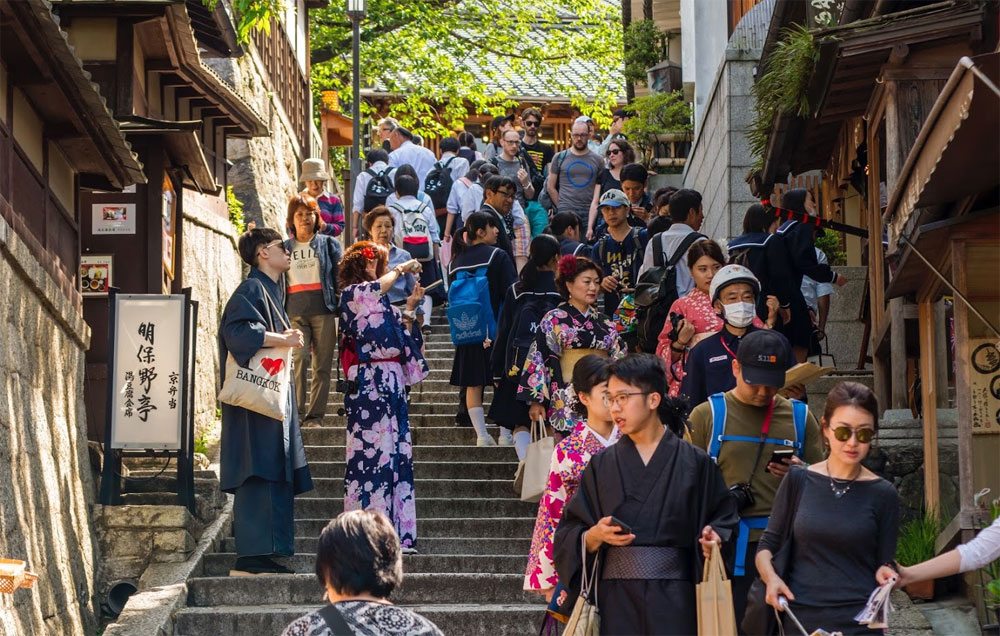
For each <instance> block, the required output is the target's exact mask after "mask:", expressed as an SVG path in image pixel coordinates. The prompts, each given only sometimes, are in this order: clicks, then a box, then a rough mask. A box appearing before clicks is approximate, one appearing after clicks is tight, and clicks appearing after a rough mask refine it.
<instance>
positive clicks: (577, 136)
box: [570, 133, 590, 139]
mask: <svg viewBox="0 0 1000 636" xmlns="http://www.w3.org/2000/svg"><path fill="white" fill-rule="evenodd" d="M570 137H572V138H573V139H586V138H587V137H590V133H573V134H571V135H570Z"/></svg>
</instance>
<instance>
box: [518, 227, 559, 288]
mask: <svg viewBox="0 0 1000 636" xmlns="http://www.w3.org/2000/svg"><path fill="white" fill-rule="evenodd" d="M557 256H559V239H557V238H556V237H554V236H552V235H551V234H539V235H538V236H536V237H535V238H533V239H531V246H530V247H529V248H528V262H527V263H525V264H524V267H522V268H521V274H520V276H519V279H520V280H518V282H517V287H516V289H517V291H518V292H522V291H524V290H526V289H534V288H535V285H536V284H537V283H538V268H539V267H545V266H546V265H547V264H549V263H550V262H552V259H553V258H555V257H557Z"/></svg>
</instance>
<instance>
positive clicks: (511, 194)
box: [497, 190, 515, 199]
mask: <svg viewBox="0 0 1000 636" xmlns="http://www.w3.org/2000/svg"><path fill="white" fill-rule="evenodd" d="M497 194H499V195H500V196H502V197H505V198H507V199H513V198H514V195H515V193H514V192H511V191H510V190H497Z"/></svg>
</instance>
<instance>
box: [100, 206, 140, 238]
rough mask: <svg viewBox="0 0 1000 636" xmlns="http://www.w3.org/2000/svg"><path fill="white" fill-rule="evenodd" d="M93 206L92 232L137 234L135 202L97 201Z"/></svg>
mask: <svg viewBox="0 0 1000 636" xmlns="http://www.w3.org/2000/svg"><path fill="white" fill-rule="evenodd" d="M90 207H91V214H92V217H91V218H92V220H93V223H92V224H91V233H92V234H94V235H95V236H97V235H100V234H135V204H134V203H95V204H93V205H92V206H90Z"/></svg>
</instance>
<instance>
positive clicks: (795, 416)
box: [791, 400, 809, 459]
mask: <svg viewBox="0 0 1000 636" xmlns="http://www.w3.org/2000/svg"><path fill="white" fill-rule="evenodd" d="M791 402H792V421H793V422H794V424H795V444H796V453H795V454H796V455H798V456H799V459H801V458H802V454H803V452H804V451H805V447H806V419H807V416H808V414H809V407H808V406H807V405H806V403H805V402H803V401H801V400H791Z"/></svg>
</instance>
